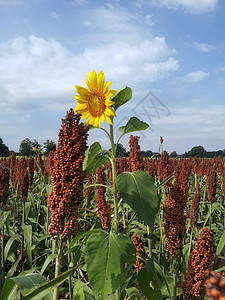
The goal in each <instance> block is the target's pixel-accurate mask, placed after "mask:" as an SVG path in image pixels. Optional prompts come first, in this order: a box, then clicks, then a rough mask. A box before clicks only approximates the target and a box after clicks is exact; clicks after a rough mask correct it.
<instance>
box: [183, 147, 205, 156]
mask: <svg viewBox="0 0 225 300" xmlns="http://www.w3.org/2000/svg"><path fill="white" fill-rule="evenodd" d="M194 156H196V157H207V151H206V150H205V148H204V147H202V146H195V147H193V148H192V149H191V150H190V151H188V152H187V157H194Z"/></svg>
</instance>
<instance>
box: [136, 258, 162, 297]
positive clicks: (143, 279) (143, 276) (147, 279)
mask: <svg viewBox="0 0 225 300" xmlns="http://www.w3.org/2000/svg"><path fill="white" fill-rule="evenodd" d="M151 283H153V285H154V289H153V288H152V287H151V286H150V284H151ZM138 285H139V288H140V289H141V291H142V293H143V294H144V295H145V296H146V297H147V298H148V299H162V295H161V292H160V287H159V279H158V276H157V274H156V272H155V268H154V263H153V261H152V259H149V260H148V262H147V264H146V266H145V267H144V268H142V269H141V270H140V271H139V273H138Z"/></svg>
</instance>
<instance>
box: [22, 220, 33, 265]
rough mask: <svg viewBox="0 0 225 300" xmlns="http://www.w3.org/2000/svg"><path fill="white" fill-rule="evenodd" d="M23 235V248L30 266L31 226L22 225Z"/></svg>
mask: <svg viewBox="0 0 225 300" xmlns="http://www.w3.org/2000/svg"><path fill="white" fill-rule="evenodd" d="M23 234H24V246H25V249H26V251H27V256H28V260H29V263H30V265H32V251H31V246H32V226H31V225H23Z"/></svg>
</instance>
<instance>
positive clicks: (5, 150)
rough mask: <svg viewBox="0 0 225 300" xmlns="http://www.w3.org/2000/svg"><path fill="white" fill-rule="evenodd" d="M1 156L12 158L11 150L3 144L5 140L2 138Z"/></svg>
mask: <svg viewBox="0 0 225 300" xmlns="http://www.w3.org/2000/svg"><path fill="white" fill-rule="evenodd" d="M0 156H3V157H7V156H10V151H9V148H8V147H7V146H6V145H5V144H4V143H3V140H2V138H1V137H0Z"/></svg>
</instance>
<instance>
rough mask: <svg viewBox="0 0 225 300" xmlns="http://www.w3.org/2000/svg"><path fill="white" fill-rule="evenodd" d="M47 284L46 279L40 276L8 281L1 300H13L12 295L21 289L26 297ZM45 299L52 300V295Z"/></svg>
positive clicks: (35, 275)
mask: <svg viewBox="0 0 225 300" xmlns="http://www.w3.org/2000/svg"><path fill="white" fill-rule="evenodd" d="M46 283H47V281H46V279H45V278H44V277H42V276H41V275H40V274H29V275H27V276H18V277H14V278H10V279H7V280H6V282H5V284H4V286H3V290H2V297H1V300H11V299H13V298H12V295H13V293H15V291H16V290H17V289H19V290H20V292H21V294H22V295H23V296H25V295H27V294H28V293H30V292H31V291H33V290H35V289H37V288H38V287H40V286H42V285H44V284H46ZM32 299H33V300H35V299H36V300H38V299H40V297H33V298H32ZM44 299H45V300H52V294H49V295H47V296H46V297H45V298H44Z"/></svg>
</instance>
